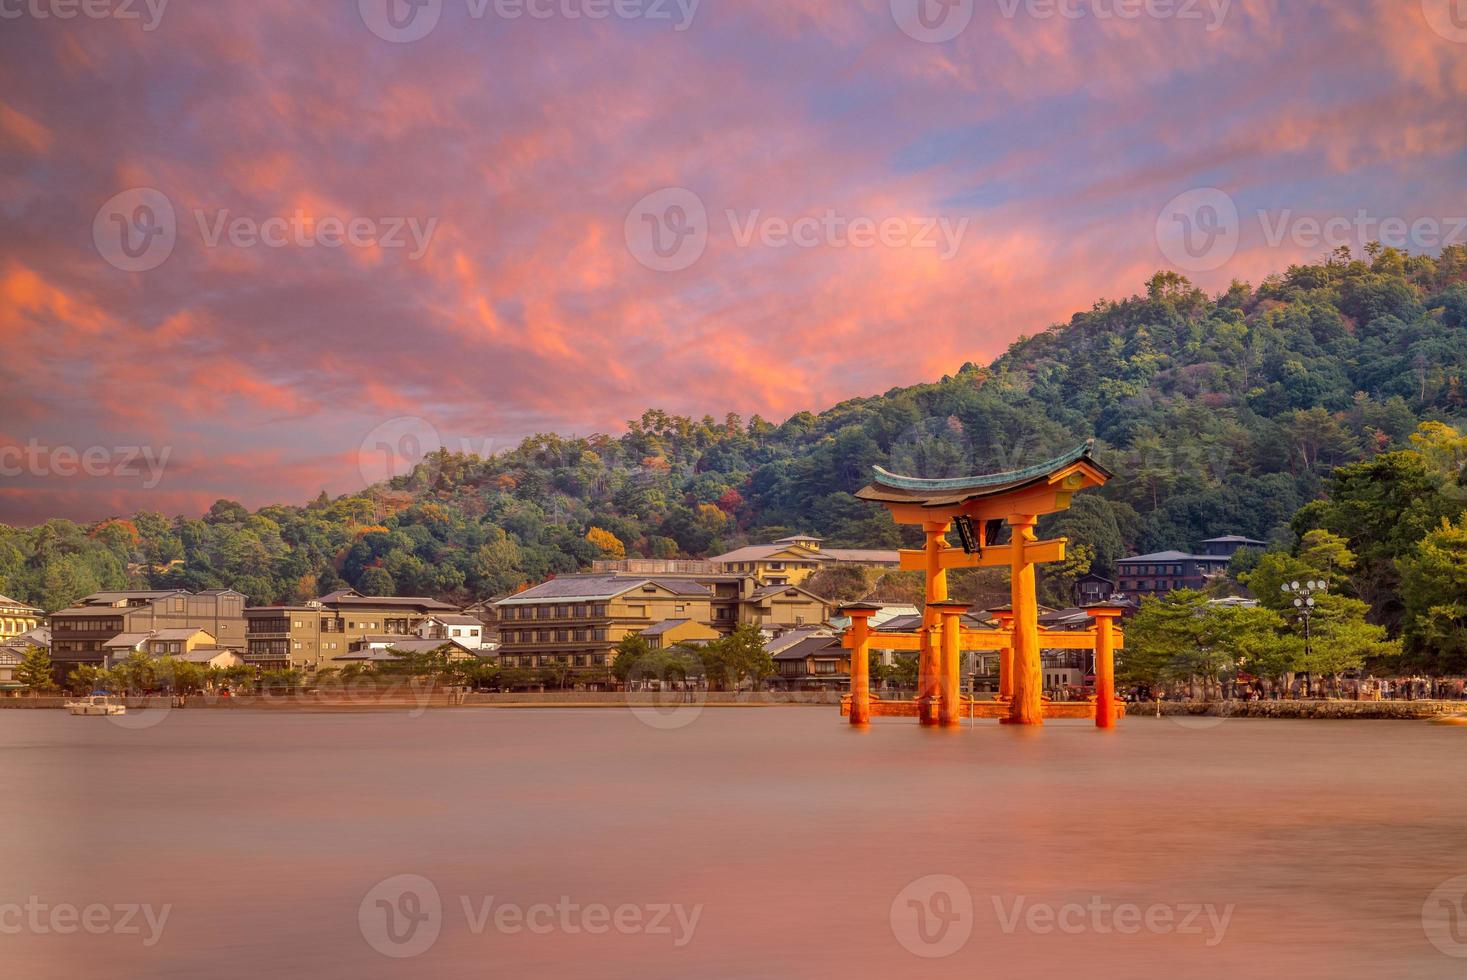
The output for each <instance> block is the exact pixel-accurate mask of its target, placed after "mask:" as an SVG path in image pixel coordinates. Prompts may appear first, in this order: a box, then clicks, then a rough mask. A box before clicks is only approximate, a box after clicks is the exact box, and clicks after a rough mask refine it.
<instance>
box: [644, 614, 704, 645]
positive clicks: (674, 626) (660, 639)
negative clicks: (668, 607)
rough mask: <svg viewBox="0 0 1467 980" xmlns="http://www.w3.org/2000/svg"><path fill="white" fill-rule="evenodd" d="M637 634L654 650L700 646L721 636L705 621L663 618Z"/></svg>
mask: <svg viewBox="0 0 1467 980" xmlns="http://www.w3.org/2000/svg"><path fill="white" fill-rule="evenodd" d="M638 635H639V636H642V637H644V638H645V639H646V640H647V645H648V646H650V647H651V648H652V649H654V650H669V649H671V648H673V647H675V646H683V645H689V646H701V645H702V644H704V643H710V642H712V641H713V640H716V639H718V638H719V637H721V636H723V634H722V633H720V632H718V630H716V629H714V628H713V627H711V626H709V625H707V624H706V623H698V622H694V621H693V620H691V619H664V620H663V621H662V622H660V623H653V624H652V625H651V626H649V627H647V628H646V629H644V630H642V631H641V632H640V633H639V634H638Z"/></svg>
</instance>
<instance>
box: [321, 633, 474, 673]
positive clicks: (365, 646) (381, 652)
mask: <svg viewBox="0 0 1467 980" xmlns="http://www.w3.org/2000/svg"><path fill="white" fill-rule="evenodd" d="M438 651H443V652H444V653H445V654H447V656H448V659H449V661H463V660H473V659H474V658H476V657H485V656H488V654H487V653H486V652H485V651H483V650H477V649H470V648H469V647H467V646H465V645H464V644H463V643H461V642H459V641H458V640H453V639H448V640H445V639H426V640H425V639H421V638H418V637H402V636H368V637H364V638H362V639H361V640H358V641H356V642H354V643H353V644H352V649H351V650H349V651H347V652H346V653H343V654H341V655H340V656H337V657H333V658H331V665H332V666H334V667H339V666H342V665H344V664H348V663H392V662H393V661H394V660H397V659H399V658H400V657H401V655H404V654H424V653H436V652H438Z"/></svg>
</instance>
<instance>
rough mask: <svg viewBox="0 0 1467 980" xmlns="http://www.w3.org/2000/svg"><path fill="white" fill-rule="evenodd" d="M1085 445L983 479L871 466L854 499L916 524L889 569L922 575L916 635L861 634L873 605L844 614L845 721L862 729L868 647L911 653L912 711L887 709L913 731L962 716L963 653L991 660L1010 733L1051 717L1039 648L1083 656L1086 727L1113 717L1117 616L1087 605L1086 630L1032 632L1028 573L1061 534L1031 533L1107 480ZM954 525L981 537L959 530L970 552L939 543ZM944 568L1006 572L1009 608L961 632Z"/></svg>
mask: <svg viewBox="0 0 1467 980" xmlns="http://www.w3.org/2000/svg"><path fill="white" fill-rule="evenodd" d="M1093 448H1094V447H1093V445H1092V444H1091V443H1086V444H1084V445H1083V446H1080V447H1079V448H1077V449H1075V450H1072V451H1071V452H1069V453H1066V454H1065V455H1063V456H1060V457H1057V458H1055V459H1052V460H1048V461H1047V462H1044V463H1039V464H1036V465H1034V466H1030V467H1027V468H1025V469H1022V470H1014V471H1012V472H1007V473H995V474H990V475H985V476H972V477H956V478H944V479H926V478H921V477H909V476H900V475H898V474H895V473H890V472H888V471H886V470H884V469H882V468H881V467H876V477H875V480H874V481H873V482H872V483H871V485H870V486H867V487H865V488H864V489H863V490H861V491H860V492H858V493H857V494H856V496H857V497H860V498H861V499H863V500H868V501H872V502H874V503H880V504H882V505H883V506H885V507H886V508H887V509H888V510H889V511H890V512H891V516H892V519H893V520H894V521H896V522H897V523H898V524H913V525H917V526H920V527H921V528H922V532H923V534H924V536H925V542H924V546H923V547H922V549H921V550H911V549H908V550H905V551H902V552H901V560H900V566H901V568H903V569H906V570H909V571H921V572H922V573H923V574H924V578H925V582H926V589H925V592H924V597H925V599H926V603H925V605H924V608H923V613H922V626H921V628H920V629H917V630H914V631H912V632H907V633H887V632H882V631H879V630H872V629H871V617H872V616H873V615H874V614H875V612H876V611H877V609H878V608H879V607H874V606H872V605H870V604H865V603H857V604H854V605H851V606H846V607H844V611H845V612H846V613H847V614H848V615H849V616H850V618H851V627H850V629H849V630H847V632H846V636H845V639H844V640H843V641H842V642H843V644H844V645H845V646H846V647H847V648H848V649H850V650H851V651H852V657H851V670H852V676H851V695H850V698H849V713H850V718H851V723H852V724H853V725H866V724H869V723H870V718H871V712H872V698H871V693H870V690H871V689H870V678H869V670H870V652H871V650H873V649H875V650H912V651H916V652H917V655H918V665H917V700H916V702H915V704H914V705H912V708H913V709H914V710H913V711H911V712H907V711H906V710H905V709H903V710H901V711H896V712H892V713H914V714H916V716H917V718H918V719H919V721H920V723H921V724H922V725H924V726H947V727H950V726H953V725H956V724H958V723H959V719H960V718H961V717H962V712H961V709H962V705H963V703H964V701H963V698H962V695H961V693H960V691H959V687H960V684H961V673H960V661H961V655H962V651H963V650H998V651H999V652H1000V662H999V697H998V700H999V702H1001V703H1002V705H1003V708H1004V710H1003V712H1002V713H1003V718H1002V720H1003V721H1004V722H1005V723H1007V724H1013V725H1042V724H1043V723H1044V718H1045V715H1046V714H1047V713H1048V714H1054V713H1055V710H1054V707H1053V706H1051V705H1049V704H1047V702H1046V701H1045V699H1044V690H1043V670H1042V663H1041V660H1040V657H1041V651H1043V650H1093V651H1095V663H1096V668H1095V670H1096V700H1095V701H1094V702H1093V703H1092V706H1093V708H1094V712H1093V714H1094V717H1095V722H1096V725H1097V726H1098V727H1101V728H1109V727H1113V726H1114V724H1115V720H1116V719H1117V718H1118V717H1119V716H1120V714H1122V713H1123V711H1124V709H1123V708H1122V707H1120V706H1119V704H1118V702H1116V700H1115V672H1114V654H1115V651H1116V650H1118V649H1121V648H1122V646H1123V644H1124V639H1123V637H1122V636H1121V634H1120V631H1119V630H1118V629H1116V625H1115V620H1116V619H1117V618H1118V617H1119V616H1120V614H1121V612H1120V610H1119V608H1118V607H1113V606H1097V607H1092V609H1091V614H1092V618H1093V619H1094V621H1095V626H1094V628H1093V629H1086V630H1074V631H1069V630H1043V629H1040V628H1039V601H1038V595H1037V592H1036V584H1035V578H1036V576H1035V568H1036V566H1037V565H1041V564H1050V563H1053V562H1059V561H1063V560H1064V559H1065V549H1066V544H1067V541H1066V539H1064V538H1058V539H1054V540H1048V541H1040V540H1039V539H1038V537H1037V535H1036V534H1035V526H1036V525H1037V524H1038V522H1039V518H1040V517H1042V516H1043V515H1045V514H1052V513H1055V512H1056V511H1061V510H1065V509H1066V508H1068V507H1069V506H1070V501H1071V500H1072V499H1073V497H1074V495H1075V494H1076V493H1078V492H1079V491H1081V490H1085V489H1087V488H1089V487H1098V486H1101V485H1103V484H1104V483H1105V482H1106V481H1107V480H1109V479H1110V477H1111V474H1110V472H1109V471H1108V470H1106V469H1105V468H1104V467H1103V466H1101V465H1100V464H1099V463H1097V462H1096V461H1095V460H1094V458H1093V457H1092V456H1091V452H1092V450H1093ZM958 520H961V521H971V522H972V525H971V526H972V527H978V528H982V529H984V534H983V535H982V537H983V538H984V540H982V541H975V540H974V538H975V535H972V534H968V533H967V532H968V528H969V527H970V525H967V524H964V527H963V529H962V530H963V531H964V535H965V536H964V539H963V540H964V543H965V544H967V545H969V546H970V547H971V548H972V550H971V551H968V550H964V549H962V548H954V547H952V546H951V545H950V544H949V543H948V540H947V535H948V533H949V531H951V530H952V527H953V522H954V521H958ZM1000 522H1002V523H1003V524H1007V525H1008V527H1009V528H1010V529H1011V535H1010V539H1009V541H1008V543H1007V544H998V543H997V542H996V541H992V540H988V538H989V537H990V536H989V534H988V529H989V528H990V527H996V526H998V525H999V524H1000ZM993 537H997V535H996V534H995V535H993ZM954 568H1007V569H1008V570H1009V588H1010V595H1011V599H1012V604H1011V605H1010V606H1009V608H1008V609H1006V610H1001V611H997V610H996V611H995V616H996V618H997V619H998V622H999V628H997V629H991V630H979V629H964V628H963V626H962V617H963V615H964V613H966V612H967V611H968V606H967V605H966V604H965V603H959V602H953V601H950V599H949V597H948V581H947V573H948V572H949V571H950V570H951V569H954ZM857 674H859V675H860V676H859V677H858V676H857ZM890 704H891V703H890V702H887V703H885V705H890ZM907 704H909V705H910V704H911V702H907ZM885 705H884V706H885ZM969 710H970V711H971V710H972V706H971V705H970V706H969ZM986 710H987V709H986ZM1064 714H1065V716H1066V717H1070V716H1073V711H1072V710H1071V709H1069V708H1067V709H1066V710H1065V712H1064Z"/></svg>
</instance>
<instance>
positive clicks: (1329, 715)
mask: <svg viewBox="0 0 1467 980" xmlns="http://www.w3.org/2000/svg"><path fill="white" fill-rule="evenodd" d="M669 693H671V692H667V693H661V694H659V693H657V692H651V691H637V692H633V693H630V694H628V693H616V692H595V691H575V692H551V693H544V694H534V693H527V694H504V693H495V694H482V693H481V694H461V693H454V692H446V691H442V690H426V689H425V690H412V689H406V690H405V689H403V688H398V689H396V690H386V691H360V692H340V693H338V692H331V693H329V694H326V693H315V694H295V695H236V696H232V697H227V698H224V697H217V696H213V695H193V696H190V697H188V698H187V699H185V700H184V701H183V703H178V702H176V701H174V700H173V699H171V698H168V697H128V698H126V699H124V700H125V702H126V704H127V706H128V707H129V708H133V709H135V710H177V711H187V710H206V711H221V710H223V711H263V712H271V711H277V712H291V713H303V712H316V713H340V712H351V711H359V712H360V711H397V710H404V709H407V710H415V711H424V710H428V709H448V708H503V709H513V710H535V709H543V708H571V709H578V710H596V709H600V710H606V709H616V708H622V709H631V708H639V707H652V708H657V709H660V710H672V709H675V708H678V707H698V708H778V707H802V708H833V709H836V710H839V706H840V699H841V697H842V695H841V694H840V692H834V691H823V692H822V691H797V692H769V691H760V692H749V691H744V692H737V693H734V692H707V691H704V692H699V697H696V698H693V699H686V698H682V697H669V696H668V694H669ZM68 700H71V699H70V698H69V697H62V696H54V697H53V696H46V697H28V698H0V709H12V710H33V711H46V710H52V711H59V710H64V709H65V705H66V702H67V701H68ZM1157 713H1158V711H1157V705H1156V703H1155V702H1139V703H1135V704H1128V705H1127V712H1126V714H1127V717H1128V718H1137V719H1145V718H1154V717H1156V716H1157ZM1160 714H1161V715H1162V716H1166V717H1196V718H1268V719H1293V720H1316V721H1342V720H1394V721H1429V720H1441V721H1442V722H1443V723H1444V724H1462V725H1467V701H1214V702H1187V701H1163V702H1161V705H1160Z"/></svg>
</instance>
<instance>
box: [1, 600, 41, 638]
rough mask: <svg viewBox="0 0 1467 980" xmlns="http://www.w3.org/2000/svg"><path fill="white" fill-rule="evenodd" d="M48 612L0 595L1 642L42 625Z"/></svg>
mask: <svg viewBox="0 0 1467 980" xmlns="http://www.w3.org/2000/svg"><path fill="white" fill-rule="evenodd" d="M45 617H46V614H45V613H44V612H43V611H42V610H40V609H38V608H37V607H35V606H31V605H27V604H26V603H24V602H20V601H19V600H16V599H12V598H10V597H9V596H3V595H0V643H4V642H5V641H6V640H9V639H11V638H13V637H17V636H20V635H21V634H22V633H29V632H30V631H31V630H33V629H35V628H36V627H38V626H40V625H41V623H42V621H43V620H44V619H45Z"/></svg>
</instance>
